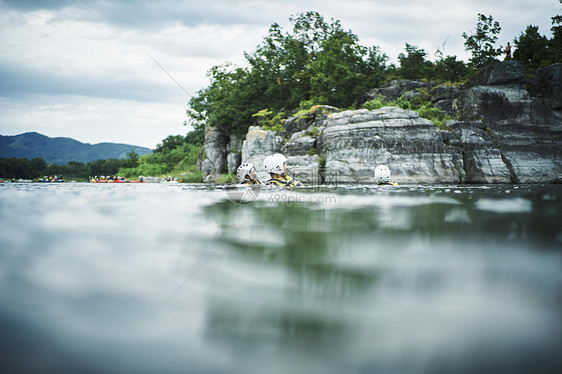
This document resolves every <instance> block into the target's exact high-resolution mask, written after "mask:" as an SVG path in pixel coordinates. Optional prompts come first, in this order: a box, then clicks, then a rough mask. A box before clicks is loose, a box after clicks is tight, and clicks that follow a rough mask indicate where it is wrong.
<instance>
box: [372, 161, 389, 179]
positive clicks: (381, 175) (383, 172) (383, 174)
mask: <svg viewBox="0 0 562 374" xmlns="http://www.w3.org/2000/svg"><path fill="white" fill-rule="evenodd" d="M375 180H376V181H377V183H384V182H390V169H389V168H388V166H386V165H379V166H377V167H376V168H375Z"/></svg>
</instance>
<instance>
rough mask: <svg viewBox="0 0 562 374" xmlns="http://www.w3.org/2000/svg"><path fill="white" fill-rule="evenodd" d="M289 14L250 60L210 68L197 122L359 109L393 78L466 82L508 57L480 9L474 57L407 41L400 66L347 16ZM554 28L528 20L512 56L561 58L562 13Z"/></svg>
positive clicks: (229, 123) (224, 123)
mask: <svg viewBox="0 0 562 374" xmlns="http://www.w3.org/2000/svg"><path fill="white" fill-rule="evenodd" d="M560 2H562V0H560ZM290 21H291V23H292V30H290V31H289V32H284V31H283V30H282V28H281V26H279V25H278V24H276V23H275V24H273V25H271V27H270V29H269V32H268V34H267V35H266V36H265V37H264V39H263V41H262V43H261V44H260V45H258V47H257V48H256V50H255V51H254V52H252V53H245V58H246V62H247V65H248V67H238V66H235V65H233V64H231V63H228V62H227V63H224V64H222V65H218V66H214V67H212V68H211V69H210V70H209V72H208V76H209V78H210V84H209V86H207V87H206V88H203V89H201V90H200V91H198V93H197V94H196V95H195V96H194V97H193V98H192V99H191V100H190V102H189V107H188V117H189V118H190V122H191V124H192V126H193V127H194V128H203V127H204V126H206V125H207V126H212V127H215V128H217V129H220V130H222V131H223V132H224V133H226V134H234V133H237V134H244V133H245V132H246V131H247V129H248V127H249V126H251V125H255V124H260V123H264V121H265V122H267V121H269V122H272V121H277V122H278V123H281V122H282V120H283V119H284V118H287V117H288V116H290V115H292V114H294V113H295V112H297V111H298V110H307V109H309V108H310V107H311V106H312V105H317V104H325V105H332V106H335V107H338V108H341V109H358V108H360V107H361V106H362V104H363V100H364V98H365V94H366V93H367V92H368V91H369V90H371V89H373V88H378V87H380V86H381V85H382V84H383V83H385V82H388V81H390V80H393V79H420V80H432V81H437V82H442V83H446V82H450V83H462V82H464V81H466V80H467V79H468V78H469V77H470V76H471V75H473V74H474V73H476V72H477V71H478V70H479V69H481V68H483V67H485V66H486V65H489V64H491V63H494V62H499V61H500V60H503V57H504V56H503V55H504V53H505V47H506V46H496V44H495V43H496V41H497V40H498V35H499V34H500V31H501V27H500V25H499V23H498V22H497V21H494V19H493V17H492V16H491V15H490V16H486V15H483V14H478V18H477V25H476V28H475V29H474V30H473V31H470V32H468V33H463V35H462V36H463V38H464V39H465V43H464V46H465V50H466V51H467V52H470V54H471V58H470V60H469V61H468V62H466V63H465V62H464V61H461V60H459V59H457V57H456V56H449V55H445V54H444V53H443V51H435V52H434V53H433V55H434V56H435V60H434V61H431V60H430V59H429V56H430V55H429V53H428V52H427V51H425V50H423V49H421V48H419V47H418V46H415V45H411V44H409V43H406V45H405V51H404V53H401V54H400V55H399V56H398V65H395V64H392V63H389V58H388V56H387V55H386V54H385V53H384V52H383V51H381V50H380V48H379V47H376V46H373V47H366V46H362V45H360V44H359V38H358V36H357V35H355V34H353V33H352V32H351V31H350V30H345V29H344V28H343V27H342V25H341V24H340V21H334V20H332V21H331V22H327V21H326V20H324V18H323V17H322V16H321V15H320V14H319V13H317V12H307V13H301V14H299V15H297V16H296V17H293V18H290ZM551 31H552V33H553V36H552V38H550V39H549V38H547V37H546V36H542V35H540V34H539V32H538V27H536V26H532V25H529V26H528V27H527V29H526V30H525V31H524V32H522V33H521V35H519V36H518V37H515V36H514V39H513V49H514V50H513V51H512V52H513V55H512V57H513V58H514V59H517V60H519V61H521V62H523V63H524V64H526V66H527V68H528V69H529V70H528V71H529V73H532V72H534V71H535V70H536V69H537V68H539V67H543V66H547V65H550V64H552V63H556V62H562V57H561V56H562V16H560V15H557V16H555V17H552V28H551ZM442 49H444V48H442ZM264 116H265V117H267V118H264Z"/></svg>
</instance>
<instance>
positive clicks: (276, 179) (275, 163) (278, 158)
mask: <svg viewBox="0 0 562 374" xmlns="http://www.w3.org/2000/svg"><path fill="white" fill-rule="evenodd" d="M263 168H264V169H265V171H267V172H268V173H269V175H270V176H271V179H270V180H268V181H267V182H266V183H265V184H266V185H271V186H280V187H301V186H303V184H302V183H301V182H300V181H299V180H298V179H295V178H293V177H291V176H289V175H287V157H285V156H283V155H282V154H281V153H274V154H272V155H270V156H267V157H266V158H265V160H263Z"/></svg>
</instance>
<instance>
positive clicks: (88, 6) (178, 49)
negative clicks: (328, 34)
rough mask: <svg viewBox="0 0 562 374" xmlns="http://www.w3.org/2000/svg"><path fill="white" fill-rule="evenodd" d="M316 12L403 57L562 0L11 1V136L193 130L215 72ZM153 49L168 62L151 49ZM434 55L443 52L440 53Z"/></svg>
mask: <svg viewBox="0 0 562 374" xmlns="http://www.w3.org/2000/svg"><path fill="white" fill-rule="evenodd" d="M309 10H314V11H317V12H319V13H320V14H322V15H323V16H324V18H325V19H326V20H330V19H331V18H333V19H337V20H340V21H341V23H342V26H343V27H344V29H346V30H351V31H352V32H353V33H355V34H356V35H357V36H358V37H359V39H360V43H361V44H362V45H364V46H375V45H376V46H379V47H380V48H381V49H382V51H383V52H384V53H386V54H387V55H388V56H389V57H390V58H391V59H392V60H394V61H396V58H397V56H398V54H399V53H401V52H403V51H404V44H405V43H406V42H408V43H409V44H414V45H417V46H418V47H420V48H423V49H425V50H426V51H427V52H429V53H430V54H431V55H433V52H435V50H436V49H437V48H442V47H443V45H444V47H445V54H446V55H456V56H458V57H459V58H460V59H463V60H465V61H467V60H468V55H467V54H466V53H465V51H464V45H463V43H464V40H463V39H462V37H461V35H462V33H463V32H468V33H469V32H470V31H471V30H473V29H474V27H475V25H476V22H477V14H478V13H484V14H486V15H492V16H493V17H494V20H496V21H499V23H500V25H501V27H502V32H501V34H500V40H499V41H498V45H499V44H501V45H505V44H506V42H507V41H512V40H513V38H514V37H517V36H519V35H520V34H521V32H522V31H524V29H525V28H526V26H527V25H529V24H532V25H536V26H539V31H540V33H541V34H543V35H547V36H548V37H549V38H550V37H551V36H552V34H551V32H550V27H551V19H550V18H551V17H552V16H554V15H556V14H560V13H561V5H560V3H559V1H558V0H510V1H503V0H495V1H490V0H474V1H468V0H430V1H417V0H403V1H402V0H395V1H390V2H389V1H388V0H347V1H346V0H335V1H332V0H281V1H278V0H248V1H236V0H231V1H229V0H206V1H205V0H161V1H153V0H138V1H125V0H49V1H46V0H11V1H10V0H0V43H1V48H0V134H1V135H15V134H20V133H23V132H30V131H37V132H39V133H42V134H44V135H47V136H51V137H57V136H64V137H71V138H74V139H76V140H79V141H81V142H85V143H99V142H116V143H127V144H133V145H140V146H145V147H149V148H154V147H155V146H156V144H157V143H159V142H161V141H162V139H164V138H165V137H167V136H168V135H176V134H185V133H187V131H189V129H190V128H189V127H186V126H184V125H183V123H184V121H185V120H186V116H185V109H186V105H187V101H188V100H189V96H188V95H187V94H186V93H185V92H184V91H183V90H182V89H181V88H180V87H178V85H177V84H176V83H175V82H174V81H173V80H172V79H171V78H170V77H169V76H168V75H167V74H166V73H165V72H164V71H163V70H162V69H161V67H160V66H159V65H158V64H160V65H162V66H163V67H164V68H165V69H166V70H167V71H168V72H169V73H170V74H171V75H172V76H173V77H174V78H175V79H176V80H177V81H178V82H179V83H180V85H181V86H182V87H183V88H184V89H185V90H186V91H187V92H188V93H190V94H194V93H195V92H197V91H198V90H199V89H201V88H204V87H205V86H207V84H208V80H207V77H206V72H207V71H208V70H209V69H210V68H211V67H212V66H214V65H218V64H222V63H224V62H225V61H231V62H234V63H235V64H238V65H243V64H244V57H243V53H244V51H246V52H252V51H254V50H255V48H256V46H257V45H258V44H259V43H260V42H261V41H262V39H263V37H264V36H265V35H266V34H267V31H268V29H269V26H270V25H271V24H272V23H279V24H280V25H281V26H283V28H284V30H285V31H289V29H290V26H291V25H290V22H289V17H290V16H291V15H296V14H298V13H302V12H306V11H309ZM150 56H152V57H153V58H154V59H155V60H156V61H157V62H158V64H157V63H156V62H155V61H154V60H153V59H152V58H151V57H150ZM432 58H433V56H432Z"/></svg>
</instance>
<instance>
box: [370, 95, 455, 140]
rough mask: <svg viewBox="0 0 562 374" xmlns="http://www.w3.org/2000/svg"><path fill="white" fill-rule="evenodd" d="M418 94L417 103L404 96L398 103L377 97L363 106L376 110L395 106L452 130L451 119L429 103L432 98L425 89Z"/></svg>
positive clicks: (441, 127) (439, 126)
mask: <svg viewBox="0 0 562 374" xmlns="http://www.w3.org/2000/svg"><path fill="white" fill-rule="evenodd" d="M418 93H419V96H418V98H417V99H418V100H417V101H416V102H415V103H413V102H411V101H409V100H408V99H406V98H405V97H404V96H400V97H399V98H398V99H397V100H396V101H387V100H385V99H384V98H383V97H382V95H377V96H376V97H375V98H373V99H371V100H369V101H367V102H366V103H365V104H363V108H365V109H369V110H374V109H380V108H383V107H393V106H395V107H400V108H402V109H409V110H414V111H416V112H417V113H418V114H419V115H420V117H422V118H426V119H428V120H430V121H431V122H433V124H434V125H435V126H437V127H438V128H439V129H441V130H450V129H449V127H448V126H447V125H446V122H447V120H450V119H451V117H450V116H448V115H446V114H445V113H444V112H443V111H441V110H440V109H439V108H435V107H433V106H432V105H431V102H430V101H429V99H430V96H429V94H428V93H427V91H426V90H425V89H423V88H422V89H419V90H418Z"/></svg>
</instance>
